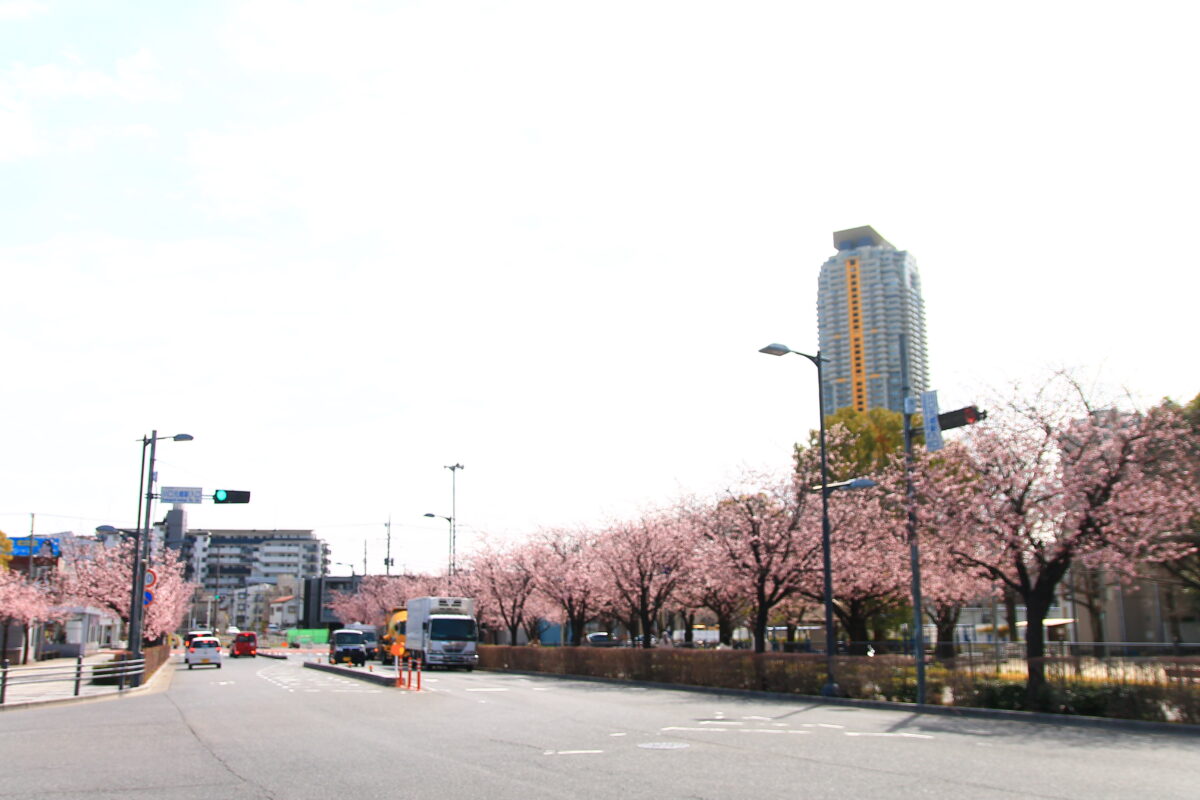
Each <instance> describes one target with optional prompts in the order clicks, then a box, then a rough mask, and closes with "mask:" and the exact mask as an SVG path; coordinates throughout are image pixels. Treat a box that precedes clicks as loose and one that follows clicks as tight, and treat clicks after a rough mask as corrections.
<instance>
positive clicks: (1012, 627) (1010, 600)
mask: <svg viewBox="0 0 1200 800" xmlns="http://www.w3.org/2000/svg"><path fill="white" fill-rule="evenodd" d="M1004 617H1005V619H1007V620H1008V640H1009V641H1010V642H1017V641H1020V637H1019V636H1017V622H1018V621H1019V620H1018V619H1017V593H1016V592H1014V591H1013V590H1012V589H1005V590H1004ZM997 638H999V637H997Z"/></svg>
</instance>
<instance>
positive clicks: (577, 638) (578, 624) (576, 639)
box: [570, 613, 587, 647]
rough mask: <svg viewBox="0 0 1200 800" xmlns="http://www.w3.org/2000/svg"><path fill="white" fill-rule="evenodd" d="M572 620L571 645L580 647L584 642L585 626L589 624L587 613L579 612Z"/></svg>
mask: <svg viewBox="0 0 1200 800" xmlns="http://www.w3.org/2000/svg"><path fill="white" fill-rule="evenodd" d="M570 621H571V646H572V647H579V646H580V645H581V644H583V626H584V625H586V624H587V614H585V613H579V614H576V615H575V616H573V617H571V618H570Z"/></svg>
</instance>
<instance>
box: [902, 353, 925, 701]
mask: <svg viewBox="0 0 1200 800" xmlns="http://www.w3.org/2000/svg"><path fill="white" fill-rule="evenodd" d="M900 371H901V372H902V373H903V381H904V384H903V387H902V394H903V395H904V501H905V508H906V509H907V518H908V522H907V524H908V559H909V563H910V564H911V566H912V602H913V655H914V657H915V658H916V663H917V705H919V706H920V705H925V635H924V631H925V626H924V625H923V624H922V621H921V617H922V611H921V548H920V546H919V544H918V543H917V503H916V499H917V493H916V489H915V487H914V486H913V476H912V471H913V452H912V450H913V442H912V440H913V430H912V407H913V405H914V400H915V398H912V397H910V396H909V395H910V393H911V392H912V386H911V385H910V383H909V377H908V337H907V336H906V335H904V334H900Z"/></svg>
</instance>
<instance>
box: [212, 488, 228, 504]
mask: <svg viewBox="0 0 1200 800" xmlns="http://www.w3.org/2000/svg"><path fill="white" fill-rule="evenodd" d="M227 497H229V493H228V492H226V491H225V490H224V489H217V490H216V491H215V492H213V500H216V501H217V502H218V503H224V502H225V498H227Z"/></svg>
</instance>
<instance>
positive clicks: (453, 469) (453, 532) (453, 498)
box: [446, 464, 463, 577]
mask: <svg viewBox="0 0 1200 800" xmlns="http://www.w3.org/2000/svg"><path fill="white" fill-rule="evenodd" d="M446 469H448V470H450V577H454V568H455V560H454V551H455V548H456V547H457V546H458V525H457V523H456V522H455V520H457V519H458V506H457V494H458V486H457V480H456V478H457V477H458V471H459V470H460V469H463V465H462V464H452V465H450V466H448V467H446Z"/></svg>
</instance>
